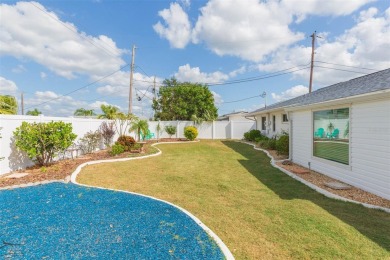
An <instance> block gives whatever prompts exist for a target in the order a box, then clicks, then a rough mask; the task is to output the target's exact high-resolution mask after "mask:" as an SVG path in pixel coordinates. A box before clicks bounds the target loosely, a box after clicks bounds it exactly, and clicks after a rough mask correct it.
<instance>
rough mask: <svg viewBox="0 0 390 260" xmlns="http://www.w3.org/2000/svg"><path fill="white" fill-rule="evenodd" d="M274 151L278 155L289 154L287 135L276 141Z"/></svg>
mask: <svg viewBox="0 0 390 260" xmlns="http://www.w3.org/2000/svg"><path fill="white" fill-rule="evenodd" d="M276 151H277V152H278V154H283V155H288V153H289V138H288V134H283V135H281V136H280V137H279V139H278V140H276Z"/></svg>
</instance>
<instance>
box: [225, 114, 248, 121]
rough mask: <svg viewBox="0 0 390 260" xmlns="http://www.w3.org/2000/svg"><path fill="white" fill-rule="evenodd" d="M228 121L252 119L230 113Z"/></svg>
mask: <svg viewBox="0 0 390 260" xmlns="http://www.w3.org/2000/svg"><path fill="white" fill-rule="evenodd" d="M229 121H252V120H250V119H248V118H245V116H242V115H231V116H229Z"/></svg>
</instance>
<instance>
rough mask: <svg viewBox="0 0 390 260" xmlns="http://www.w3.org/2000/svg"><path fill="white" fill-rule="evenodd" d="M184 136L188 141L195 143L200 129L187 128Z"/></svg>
mask: <svg viewBox="0 0 390 260" xmlns="http://www.w3.org/2000/svg"><path fill="white" fill-rule="evenodd" d="M184 136H185V137H186V138H187V139H188V140H190V141H193V140H195V138H196V137H197V136H198V129H196V127H195V126H187V127H185V128H184Z"/></svg>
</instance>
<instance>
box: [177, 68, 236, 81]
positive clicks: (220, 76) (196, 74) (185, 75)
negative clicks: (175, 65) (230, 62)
mask: <svg viewBox="0 0 390 260" xmlns="http://www.w3.org/2000/svg"><path fill="white" fill-rule="evenodd" d="M175 78H176V79H178V80H179V81H182V82H183V81H187V82H199V83H210V82H220V81H225V80H227V79H229V76H228V75H226V74H224V73H222V72H220V71H216V72H212V73H205V72H201V71H200V68H199V67H194V68H191V66H190V65H189V64H186V65H183V66H180V67H179V70H178V72H176V73H175Z"/></svg>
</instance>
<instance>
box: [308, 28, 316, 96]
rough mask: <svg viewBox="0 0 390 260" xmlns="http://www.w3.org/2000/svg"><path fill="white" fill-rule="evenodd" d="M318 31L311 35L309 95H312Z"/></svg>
mask: <svg viewBox="0 0 390 260" xmlns="http://www.w3.org/2000/svg"><path fill="white" fill-rule="evenodd" d="M316 33H317V32H316V31H314V33H313V34H312V35H310V37H311V38H312V39H311V62H310V81H309V93H311V90H312V86H313V69H314V48H315V42H316V37H317V35H316Z"/></svg>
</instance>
